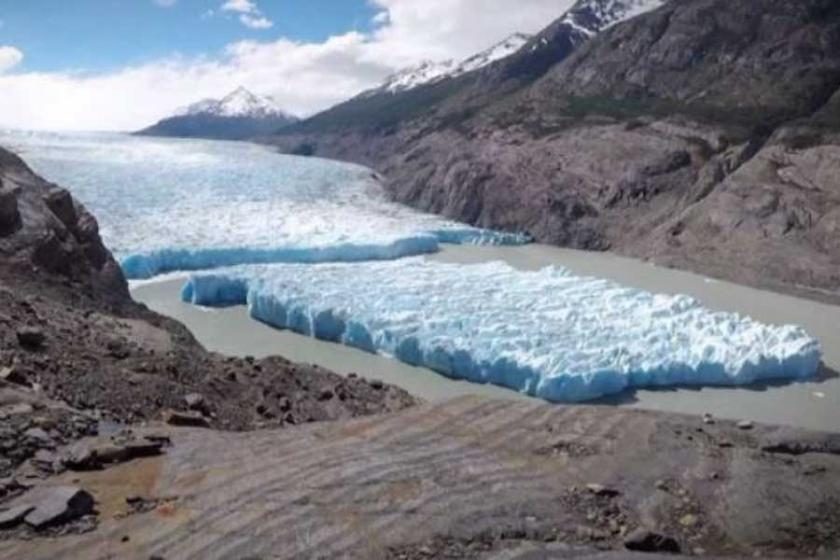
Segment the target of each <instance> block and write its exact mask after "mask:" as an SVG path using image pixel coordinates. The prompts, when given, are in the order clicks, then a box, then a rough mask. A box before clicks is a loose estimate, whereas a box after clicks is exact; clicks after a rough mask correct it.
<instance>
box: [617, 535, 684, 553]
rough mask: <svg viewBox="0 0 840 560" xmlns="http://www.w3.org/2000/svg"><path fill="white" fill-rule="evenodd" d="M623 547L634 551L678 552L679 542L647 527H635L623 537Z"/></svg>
mask: <svg viewBox="0 0 840 560" xmlns="http://www.w3.org/2000/svg"><path fill="white" fill-rule="evenodd" d="M624 547H625V548H626V549H627V550H632V551H634V552H656V553H659V552H664V553H668V554H679V552H680V543H678V542H677V540H676V539H674V538H673V537H668V536H666V535H661V534H659V533H655V532H653V531H648V530H647V529H636V530H635V531H633V532H632V533H630V534H629V535H628V536H627V538H626V539H624Z"/></svg>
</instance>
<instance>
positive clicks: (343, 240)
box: [0, 132, 840, 430]
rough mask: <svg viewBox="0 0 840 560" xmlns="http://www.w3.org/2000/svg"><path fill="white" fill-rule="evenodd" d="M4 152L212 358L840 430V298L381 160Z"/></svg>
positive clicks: (148, 150) (233, 152) (14, 138)
mask: <svg viewBox="0 0 840 560" xmlns="http://www.w3.org/2000/svg"><path fill="white" fill-rule="evenodd" d="M0 143H2V144H3V145H4V146H6V147H8V148H10V149H12V150H13V151H16V152H18V153H19V154H20V155H21V156H22V157H23V158H24V159H25V160H26V161H27V162H28V163H29V164H30V165H31V166H32V167H33V168H34V169H35V171H36V172H38V173H40V174H41V175H43V176H45V177H46V178H47V179H49V180H51V181H54V182H56V183H58V184H60V185H62V186H65V187H67V188H69V189H71V190H72V191H73V193H74V194H75V195H76V196H77V197H78V198H79V199H80V200H81V201H83V202H84V203H85V204H86V205H87V206H88V208H89V209H90V210H92V211H93V213H94V214H95V215H96V216H97V218H98V219H99V222H100V226H101V231H102V235H103V238H104V240H105V242H106V244H107V245H108V246H109V247H110V248H111V249H112V250H113V251H114V253H115V255H116V257H117V258H118V260H119V261H120V262H121V264H122V266H123V269H124V271H125V272H126V275H127V276H128V277H129V278H130V279H132V287H133V293H134V295H135V298H137V299H138V300H140V301H143V302H145V303H147V304H148V305H149V306H150V307H152V308H153V309H155V310H157V311H160V312H162V313H166V314H168V315H170V316H173V317H174V318H176V319H179V320H181V321H182V322H184V323H185V324H187V326H188V327H190V329H191V330H192V331H193V332H194V333H195V334H196V336H197V337H198V338H199V340H201V341H202V343H204V344H205V346H207V347H208V348H209V349H211V350H216V351H220V352H225V353H229V354H241V355H256V356H262V355H269V354H282V355H284V356H286V357H289V358H290V359H293V360H298V361H306V362H311V363H316V364H319V365H322V366H324V367H328V368H330V369H333V370H336V371H338V372H343V373H349V372H351V371H353V372H358V373H359V374H361V375H365V376H369V377H378V378H380V379H383V380H384V381H386V382H389V383H394V384H397V385H401V386H403V387H405V388H406V389H408V390H409V391H411V392H412V393H414V394H415V395H418V396H420V397H423V398H427V399H442V398H447V397H450V396H455V395H461V394H467V393H477V394H485V395H492V396H499V397H510V398H527V397H534V398H542V399H545V400H548V401H552V402H558V403H574V402H584V401H593V400H594V401H596V402H604V403H610V404H615V405H620V406H637V407H646V408H657V409H665V410H670V411H677V412H686V413H704V412H710V413H712V414H715V415H719V416H724V417H731V418H749V419H752V420H757V421H763V422H770V423H786V424H795V425H799V426H804V427H809V428H815V429H825V430H838V429H840V379H839V378H838V376H837V374H836V373H835V371H837V370H840V352H838V349H840V334H838V330H840V329H837V328H836V325H838V324H840V307H835V306H831V305H825V304H821V303H817V302H812V301H806V300H800V299H796V298H792V297H788V296H782V295H778V294H773V293H769V292H762V291H759V290H753V289H750V288H745V287H742V286H736V285H733V284H728V283H725V282H718V281H713V280H709V279H706V278H703V277H701V276H697V275H693V274H688V273H684V272H679V271H673V270H666V269H661V268H657V267H655V266H653V265H651V264H647V263H642V262H638V261H633V260H630V259H623V258H619V257H615V256H612V255H608V254H591V253H580V252H575V251H565V250H562V249H557V248H553V247H545V246H541V245H535V244H530V243H528V238H527V235H523V234H516V233H500V232H493V231H487V230H481V229H475V228H471V227H468V226H464V225H462V224H457V223H454V222H451V221H448V220H445V219H442V218H439V217H436V216H430V215H427V214H423V213H419V212H416V211H413V210H411V209H408V208H405V207H402V206H399V205H395V204H393V203H391V202H389V201H388V200H387V198H386V196H385V194H384V192H383V190H382V188H381V186H380V184H379V182H378V180H377V178H376V176H375V174H374V173H373V172H372V171H370V170H369V169H366V168H364V167H360V166H355V165H349V164H343V163H337V162H329V161H324V160H317V159H305V158H295V157H289V156H282V155H279V154H276V153H274V152H273V151H272V150H271V149H270V148H268V147H264V146H259V145H254V144H248V143H231V142H212V141H185V140H158V139H148V138H136V137H131V136H125V135H119V134H51V133H26V132H4V133H0Z"/></svg>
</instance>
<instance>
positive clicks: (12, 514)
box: [0, 505, 35, 530]
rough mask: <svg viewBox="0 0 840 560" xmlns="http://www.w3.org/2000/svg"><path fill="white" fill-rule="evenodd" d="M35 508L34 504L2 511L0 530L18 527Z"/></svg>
mask: <svg viewBox="0 0 840 560" xmlns="http://www.w3.org/2000/svg"><path fill="white" fill-rule="evenodd" d="M33 509H35V508H34V507H33V506H29V505H22V506H16V507H13V508H10V509H7V510H5V511H0V530H5V529H12V528H14V527H17V526H18V525H20V524H21V523H22V522H23V518H24V517H26V516H27V515H29V513H30V512H31V511H32V510H33Z"/></svg>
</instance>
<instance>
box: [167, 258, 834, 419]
mask: <svg viewBox="0 0 840 560" xmlns="http://www.w3.org/2000/svg"><path fill="white" fill-rule="evenodd" d="M182 296H183V299H184V300H185V301H187V302H190V303H195V304H201V305H208V306H223V305H235V304H245V303H247V304H248V307H249V311H250V314H251V316H252V317H253V318H255V319H257V320H259V321H262V322H264V323H267V324H269V325H272V326H275V327H278V328H283V329H290V330H293V331H295V332H298V333H300V334H303V335H307V336H313V337H316V338H319V339H322V340H327V341H330V342H336V343H343V344H346V345H349V346H353V347H356V348H359V349H361V350H364V351H367V352H382V353H385V354H387V355H391V356H394V357H396V358H397V359H399V360H401V361H403V362H406V363H408V364H411V365H416V366H423V367H428V368H430V369H433V370H435V371H438V372H440V373H442V374H444V375H447V376H449V377H452V378H456V379H465V380H469V381H472V382H476V383H492V384H495V385H500V386H504V387H508V388H510V389H514V390H517V391H520V392H522V393H526V394H530V395H533V396H537V397H541V398H544V399H546V400H550V401H555V402H579V401H585V400H590V399H595V398H598V397H602V396H606V395H612V394H616V393H620V392H622V391H624V390H627V389H637V388H644V387H673V386H680V385H694V386H704V385H705V386H710V385H748V384H752V383H756V382H761V381H769V380H793V381H795V380H805V379H808V378H810V377H812V376H813V375H814V374H815V373H816V371H817V369H818V367H819V364H820V359H821V349H820V345H819V343H818V342H817V341H816V340H815V339H813V338H812V337H810V336H809V335H808V334H807V333H806V332H805V331H804V330H803V329H802V328H799V327H795V326H769V325H763V324H761V323H758V322H756V321H753V320H751V319H748V318H745V317H742V316H739V315H737V314H734V313H723V312H713V311H710V310H708V309H706V308H704V307H703V306H702V305H701V304H700V303H699V302H697V301H696V300H694V299H692V298H689V297H686V296H667V295H654V294H651V293H647V292H644V291H641V290H636V289H631V288H625V287H622V286H620V285H618V284H615V283H613V282H610V281H606V280H600V279H595V278H583V277H578V276H575V275H573V274H571V273H569V272H568V271H566V270H564V269H560V268H554V267H549V268H546V269H543V270H541V271H539V272H522V271H517V270H515V269H513V268H511V267H509V266H508V265H506V264H503V263H488V264H482V265H475V266H470V267H462V266H459V265H451V264H442V263H434V262H427V261H425V260H423V259H410V260H402V261H400V262H399V263H390V262H385V263H362V264H332V265H315V266H301V265H273V266H265V267H254V266H251V267H239V268H233V269H226V270H222V271H218V272H214V273H204V274H196V275H193V276H192V277H191V278H190V280H189V281H188V282H187V284H186V285H185V287H184V290H183V293H182Z"/></svg>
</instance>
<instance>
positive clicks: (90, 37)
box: [0, 0, 377, 72]
mask: <svg viewBox="0 0 840 560" xmlns="http://www.w3.org/2000/svg"><path fill="white" fill-rule="evenodd" d="M220 5H221V3H220V2H216V1H213V0H179V1H177V2H176V3H175V4H173V5H171V6H169V7H164V6H162V5H160V4H158V3H157V2H155V1H154V0H0V18H2V20H3V27H2V28H0V42H2V44H12V45H15V46H16V47H17V48H19V49H21V50H22V51H23V52H25V53H26V58H25V60H24V61H23V62H22V64H21V69H22V70H29V71H36V72H44V71H47V72H51V71H62V70H68V69H79V70H85V71H92V72H101V71H108V70H113V69H116V68H119V67H122V66H125V65H136V64H142V63H145V62H148V61H151V60H155V59H158V58H162V57H165V56H170V55H172V54H176V53H177V54H181V55H186V56H195V55H201V54H205V53H214V52H218V51H219V50H221V49H223V48H224V47H225V46H226V45H228V44H230V43H233V42H235V41H239V40H242V39H258V40H267V39H271V38H274V37H280V36H282V37H288V38H292V39H296V40H298V41H305V42H321V41H324V40H326V39H327V38H328V37H330V36H332V35H338V34H341V33H344V32H346V31H349V30H358V31H361V32H369V31H370V30H371V29H372V21H371V20H372V18H373V17H374V15H375V14H376V12H377V10H376V9H375V8H374V7H373V6H372V5H371V4H368V3H367V2H365V1H364V0H263V1H262V2H260V3H259V4H258V6H259V10H260V11H261V13H262V14H263V15H264V17H265V18H267V19H268V20H269V21H271V22H272V24H273V25H272V27H271V28H268V29H249V28H248V27H246V26H245V25H243V24H242V23H241V22H240V20H239V14H238V13H236V12H222V11H221V10H220V9H219V7H220ZM211 10H212V15H211Z"/></svg>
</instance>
